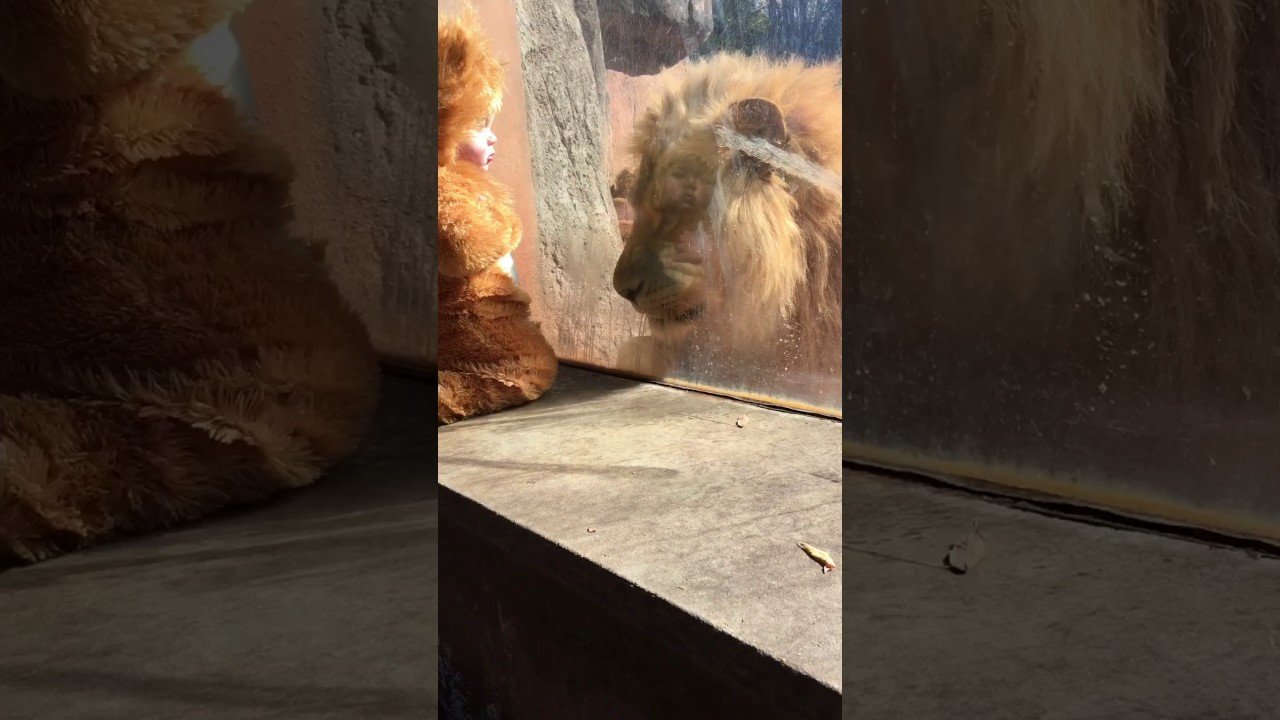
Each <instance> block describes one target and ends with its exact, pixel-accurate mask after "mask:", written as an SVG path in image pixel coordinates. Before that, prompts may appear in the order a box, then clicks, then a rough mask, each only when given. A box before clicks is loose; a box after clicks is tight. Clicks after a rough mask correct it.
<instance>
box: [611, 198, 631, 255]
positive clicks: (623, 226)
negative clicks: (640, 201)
mask: <svg viewBox="0 0 1280 720" xmlns="http://www.w3.org/2000/svg"><path fill="white" fill-rule="evenodd" d="M613 209H614V212H616V213H617V214H618V234H620V235H621V236H622V242H623V243H624V244H625V243H626V242H627V241H628V240H630V239H631V228H632V227H633V226H634V225H635V221H636V211H635V208H633V207H631V203H630V202H629V201H628V200H627V199H626V198H620V197H616V198H614V199H613Z"/></svg>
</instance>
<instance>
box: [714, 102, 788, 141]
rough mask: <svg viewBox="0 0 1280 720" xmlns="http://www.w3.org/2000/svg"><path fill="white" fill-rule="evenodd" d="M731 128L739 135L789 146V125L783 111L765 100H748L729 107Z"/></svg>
mask: <svg viewBox="0 0 1280 720" xmlns="http://www.w3.org/2000/svg"><path fill="white" fill-rule="evenodd" d="M728 120H729V127H730V128H732V129H733V131H734V132H736V133H738V134H739V135H744V136H746V137H756V138H762V139H764V140H768V141H769V142H771V143H773V144H774V145H778V146H780V147H781V146H783V145H786V144H787V123H786V121H785V120H783V119H782V110H780V109H779V108H778V106H777V105H775V104H774V103H773V102H772V101H770V100H766V99H764V98H747V99H746V100H739V101H737V102H735V103H733V104H732V105H730V106H729V116H728Z"/></svg>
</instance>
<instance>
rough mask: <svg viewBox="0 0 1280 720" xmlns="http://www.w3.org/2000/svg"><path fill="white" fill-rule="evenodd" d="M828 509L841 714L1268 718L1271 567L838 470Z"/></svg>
mask: <svg viewBox="0 0 1280 720" xmlns="http://www.w3.org/2000/svg"><path fill="white" fill-rule="evenodd" d="M844 508H845V513H844V533H845V534H844V552H843V555H844V558H845V562H844V566H845V567H844V573H845V584H846V587H848V589H849V592H848V595H847V601H846V603H845V605H844V633H845V638H846V647H847V648H848V649H849V650H848V651H846V653H845V674H844V699H845V712H844V717H845V718H859V719H861V718H873V719H875V720H894V719H896V718H903V719H906V718H910V719H911V720H944V719H945V720H950V719H951V718H984V719H985V720H1026V719H1027V718H1037V719H1040V720H1110V719H1112V718H1124V720H1273V719H1274V718H1280V690H1278V689H1280V561H1277V560H1274V559H1268V558H1266V557H1258V556H1256V555H1253V554H1250V553H1247V552H1245V551H1241V550H1235V549H1226V548H1221V547H1212V546H1208V545H1203V544H1199V543H1195V542H1191V541H1188V540H1183V539H1179V538H1173V537H1167V536H1161V535H1153V534H1146V533H1142V532H1136V531H1130V530H1118V529H1113V528H1109V527H1103V526H1098V525H1090V524H1084V523H1081V522H1077V521H1074V520H1066V519H1060V518H1055V517H1049V516H1045V515H1042V514H1036V513H1032V512H1029V511H1026V510H1023V509H1018V508H1014V507H1008V506H1005V505H1000V504H993V503H990V502H986V501H984V500H980V499H977V498H975V497H973V496H970V495H965V494H961V493H959V492H954V491H948V490H940V489H934V488H932V487H928V486H922V485H919V484H916V483H914V482H911V481H908V480H903V479H897V478H886V477H882V476H878V475H870V474H867V473H863V472H859V471H853V470H846V471H845V475H844ZM975 525H976V526H977V529H978V532H979V533H980V534H981V536H982V538H983V541H984V545H985V552H984V554H983V555H982V558H981V560H980V561H979V562H978V564H977V565H975V566H974V567H973V568H972V569H971V570H970V571H969V572H968V573H967V574H964V575H955V574H952V573H951V572H949V571H948V570H946V569H945V568H944V567H943V566H942V559H943V557H944V556H945V555H946V554H947V550H948V547H949V546H950V545H951V543H953V542H955V541H957V540H960V539H962V538H964V537H965V536H966V535H968V534H969V533H970V532H971V531H972V528H973V526H975Z"/></svg>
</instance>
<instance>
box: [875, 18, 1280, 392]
mask: <svg viewBox="0 0 1280 720" xmlns="http://www.w3.org/2000/svg"><path fill="white" fill-rule="evenodd" d="M850 16H851V17H854V18H856V19H857V21H856V23H855V28H854V37H853V38H851V40H850V43H851V45H854V46H857V47H858V48H859V53H858V56H857V57H858V62H860V63H861V66H860V68H859V71H858V73H857V75H858V77H859V80H860V81H859V82H858V83H857V84H856V85H854V86H853V87H852V88H851V90H852V94H853V98H854V99H853V101H852V102H853V103H854V104H855V105H856V106H859V107H867V108H874V110H873V111H871V112H869V113H868V117H867V118H866V119H865V121H864V122H862V123H860V124H859V125H858V126H857V127H856V128H855V130H854V132H855V134H856V136H857V139H858V141H857V142H856V143H854V144H853V148H854V152H855V153H856V167H857V168H858V176H859V177H858V178H857V180H856V190H855V192H854V193H852V195H851V196H852V197H856V198H858V205H857V207H856V208H855V209H854V210H852V211H851V217H853V218H855V226H856V227H857V230H855V231H853V232H855V233H857V236H858V238H859V240H858V243H859V245H860V246H862V247H863V250H862V252H864V253H865V257H864V258H863V259H864V265H866V266H870V267H874V268H876V272H875V275H876V277H875V281H876V282H877V283H878V284H881V285H884V286H889V287H904V288H905V287H911V288H913V289H912V291H911V292H910V293H903V294H900V295H899V296H898V297H897V298H896V300H895V303H896V304H897V306H898V308H900V310H901V312H902V313H920V314H921V315H925V316H926V317H927V316H934V317H933V318H932V320H931V321H930V324H929V327H936V328H938V329H940V330H941V331H942V332H954V333H956V335H957V336H960V337H959V339H961V340H963V341H965V342H977V343H982V340H981V339H980V338H979V337H978V336H977V335H975V334H974V332H975V328H974V327H973V324H972V323H971V322H969V321H970V320H971V319H972V318H983V320H982V321H981V322H982V324H983V325H984V326H985V327H987V328H994V327H999V328H1002V331H1003V333H1004V334H1007V335H1009V336H1011V337H1014V338H1022V339H1025V340H1031V341H1033V342H1027V343H1025V344H1024V345H1023V347H1027V348H1034V347H1040V348H1043V349H1044V351H1045V354H1046V355H1048V356H1050V357H1057V356H1060V355H1061V354H1063V353H1065V352H1079V353H1080V354H1081V357H1083V356H1085V355H1090V356H1091V357H1089V358H1088V363H1089V364H1090V365H1107V366H1109V367H1110V368H1111V369H1112V370H1114V369H1116V368H1120V367H1124V366H1128V367H1129V368H1131V369H1136V367H1137V366H1139V365H1145V370H1143V372H1144V373H1145V374H1146V375H1147V376H1148V377H1156V376H1159V377H1161V378H1168V379H1170V380H1173V381H1174V382H1176V383H1177V384H1182V385H1185V384H1187V383H1189V382H1195V383H1196V384H1198V385H1200V386H1201V387H1203V388H1205V389H1206V390H1208V388H1209V387H1210V386H1211V385H1213V384H1215V383H1216V382H1218V380H1214V379H1213V378H1219V379H1221V378H1222V377H1224V374H1225V375H1226V376H1230V375H1234V376H1236V377H1249V378H1251V380H1250V385H1251V386H1253V387H1254V389H1255V390H1256V389H1257V383H1258V382H1262V378H1263V377H1266V378H1274V377H1275V374H1274V373H1273V372H1272V371H1271V369H1270V368H1271V367H1272V366H1273V364H1274V361H1275V353H1276V352H1278V350H1277V348H1280V332H1277V331H1276V330H1275V328H1276V324H1275V322H1274V317H1275V315H1276V313H1277V312H1280V284H1278V283H1277V282H1276V278H1277V277H1280V205H1278V204H1277V202H1276V198H1277V196H1278V195H1280V143H1278V142H1277V140H1278V139H1280V136H1278V133H1277V128H1280V71H1278V70H1277V69H1276V67H1277V66H1276V63H1275V61H1274V58H1275V57H1276V52H1277V50H1280V13H1278V12H1276V8H1275V6H1274V3H1270V2H1263V1H1262V0H1253V1H1248V2H1236V1H1235V0H1185V1H1182V2H1177V3H1159V2H1153V1H1151V0H1135V1H1134V2H1114V3H1113V2H1101V1H1097V0H1060V1H1057V2H1043V1H1041V0H964V1H961V2H941V1H939V2H926V3H919V4H918V6H917V4H912V5H911V6H910V7H909V8H908V7H905V6H903V7H894V6H892V5H886V4H884V3H878V2H858V3H856V4H855V7H854V8H852V9H851V10H850ZM921 276H924V277H929V278H931V281H930V282H929V283H927V284H918V283H917V279H918V278H919V277H921ZM1116 281H1121V282H1124V283H1125V285H1123V286H1122V287H1118V286H1116V285H1115V284H1114V283H1115V282H1116ZM1085 293H1089V295H1090V297H1091V298H1092V303H1093V305H1094V306H1093V307H1091V306H1090V303H1089V301H1085V302H1082V301H1081V300H1080V298H1081V297H1082V296H1083V295H1084V294H1085ZM1100 294H1102V295H1103V297H1102V298H1101V299H1099V295H1100ZM1106 299H1112V301H1111V303H1110V306H1109V307H1106V308H1098V307H1096V305H1097V304H1099V303H1101V302H1102V301H1103V300H1106ZM855 302H857V301H856V300H855ZM917 302H919V303H920V305H919V306H918V307H914V305H915V303H917ZM909 304H910V305H909ZM1028 307H1034V308H1043V309H1046V310H1048V309H1052V310H1053V313H1052V316H1050V317H1046V315H1045V313H1042V312H1024V311H1022V310H1020V308H1028ZM1100 324H1101V325H1104V326H1106V327H1107V328H1108V330H1109V335H1108V336H1109V337H1111V338H1113V339H1114V338H1116V337H1119V338H1121V339H1122V340H1120V341H1122V342H1125V343H1131V344H1132V345H1133V346H1134V350H1133V353H1134V355H1135V357H1134V358H1133V359H1126V358H1122V357H1117V358H1115V362H1111V361H1110V360H1105V361H1099V359H1098V357H1097V355H1098V354H1100V353H1106V352H1109V351H1108V350H1105V349H1104V348H1101V347H1099V346H1098V342H1099V341H1098V340H1096V339H1095V336H1099V335H1100V334H1101V333H1100V332H1099V330H1098V327H1099V325H1100ZM1063 327H1067V328H1069V329H1070V330H1071V331H1070V332H1062V331H1061V328H1063ZM900 329H901V330H903V331H906V330H907V328H905V327H904V328H900ZM1076 333H1079V334H1078V335H1077V334H1076ZM934 339H937V338H934ZM1124 353H1125V354H1126V355H1127V354H1128V353H1129V351H1128V349H1127V348H1126V349H1125V351H1124ZM1073 357H1074V356H1073ZM1197 378H1198V379H1197ZM1267 382H1269V383H1273V384H1274V381H1273V380H1267ZM1094 384H1096V382H1095V383H1094ZM1113 384H1114V383H1113Z"/></svg>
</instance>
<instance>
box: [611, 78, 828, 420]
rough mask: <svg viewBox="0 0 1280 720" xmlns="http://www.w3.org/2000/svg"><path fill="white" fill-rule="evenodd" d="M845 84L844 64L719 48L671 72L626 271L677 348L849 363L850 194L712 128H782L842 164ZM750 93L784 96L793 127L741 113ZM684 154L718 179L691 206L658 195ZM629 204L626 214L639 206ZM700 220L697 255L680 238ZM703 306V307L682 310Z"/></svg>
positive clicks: (641, 176) (619, 277)
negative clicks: (845, 336) (778, 165)
mask: <svg viewBox="0 0 1280 720" xmlns="http://www.w3.org/2000/svg"><path fill="white" fill-rule="evenodd" d="M840 85H841V74H840V68H839V65H837V64H828V65H819V66H808V67H806V66H805V65H803V64H802V63H800V62H778V61H769V60H766V59H762V58H748V57H743V56H739V55H720V56H716V57H714V58H712V59H710V60H707V61H704V62H699V63H695V64H692V65H691V66H689V68H688V69H687V71H686V72H682V73H680V74H678V75H676V76H674V77H673V78H671V79H670V80H669V81H668V82H667V83H666V85H665V87H663V88H661V90H660V91H659V93H658V96H657V98H656V99H655V100H654V102H653V103H651V107H650V109H649V110H648V111H647V112H646V113H645V115H644V116H643V117H642V118H641V119H640V121H638V122H637V124H636V128H635V132H634V135H633V138H632V152H633V155H634V157H635V161H636V165H637V171H636V174H635V177H634V185H633V188H632V192H631V198H630V205H631V206H632V208H631V209H633V210H634V216H633V217H631V218H630V221H629V222H627V221H624V223H623V228H622V229H623V232H624V236H625V242H626V245H625V248H624V250H623V253H622V255H621V257H620V258H619V259H618V264H617V267H616V268H615V274H614V284H615V287H616V288H617V289H618V290H619V292H620V293H623V294H624V297H626V296H627V291H628V290H630V292H631V294H632V295H634V299H633V304H634V305H635V306H636V308H637V309H638V310H639V311H640V312H642V313H644V314H645V315H646V316H648V318H649V320H650V323H651V325H652V326H653V330H654V336H655V338H656V339H657V341H658V343H659V344H661V345H666V346H667V347H666V351H667V353H666V354H667V355H668V356H669V357H676V356H679V355H680V353H681V352H683V350H682V348H683V349H688V348H689V347H691V346H693V345H695V344H698V345H700V346H701V347H703V348H704V352H705V351H710V352H712V353H715V354H723V357H725V358H732V360H727V361H726V362H725V363H722V364H721V365H722V366H723V367H728V366H730V365H744V363H743V359H744V358H746V359H747V360H748V361H749V362H748V363H745V364H746V365H751V364H752V363H754V365H755V366H757V367H759V366H762V365H763V366H768V367H772V368H775V369H776V370H777V371H778V372H783V369H784V368H785V369H786V370H785V371H786V372H789V373H793V374H797V375H799V374H803V373H806V372H809V373H813V372H816V373H818V374H821V375H826V376H830V377H832V378H835V377H837V376H838V373H839V370H840V349H839V348H840V271H841V267H840V265H841V199H840V197H838V196H835V195H833V194H830V193H824V192H823V191H822V190H820V189H817V188H814V187H813V186H811V185H809V184H807V183H806V182H804V181H802V180H799V179H794V178H790V177H787V176H785V175H783V174H782V173H780V172H767V168H763V167H762V166H760V165H758V164H755V163H753V162H749V161H748V160H749V159H747V158H740V157H737V156H736V153H734V154H726V153H724V152H722V151H720V150H719V149H718V148H717V144H716V138H715V135H714V133H713V127H714V126H716V125H728V126H736V127H737V129H738V131H739V132H740V133H742V134H746V135H749V136H762V134H763V135H769V134H772V137H766V139H770V141H771V142H773V143H774V144H775V145H776V146H779V147H781V148H783V149H785V150H787V151H789V152H792V153H795V154H797V155H800V156H803V157H804V158H806V159H808V160H810V161H812V162H814V163H816V164H818V165H820V166H822V167H824V168H827V169H828V170H830V171H833V172H834V173H836V174H837V175H839V174H841V172H842V168H841V152H842V140H841V137H842V135H841V122H842V114H841V112H842V111H841V94H840V93H841V91H840ZM753 98H758V99H761V100H763V101H764V102H759V101H757V100H752V99H753ZM744 101H746V103H745V104H746V105H751V104H752V103H755V105H756V107H757V109H758V108H760V107H768V108H776V112H778V113H780V115H781V126H780V127H779V126H774V125H769V124H768V123H766V124H764V125H753V124H752V123H751V122H747V121H740V120H738V119H735V118H739V117H746V116H739V115H735V112H737V111H735V110H734V108H736V107H744V105H741V103H743V102H744ZM769 112H774V110H772V109H771V110H770V111H769ZM757 120H759V119H758V118H757ZM742 122H747V124H746V125H743V124H741V123H742ZM735 124H736V125H735ZM682 165H683V166H686V167H690V168H701V170H696V169H695V170H693V171H691V172H695V173H701V174H702V175H703V178H702V182H703V183H710V184H711V186H712V187H714V186H715V185H716V184H717V183H718V185H719V190H720V197H719V199H717V198H716V194H715V193H714V192H713V193H711V196H710V201H709V202H705V203H704V204H703V205H701V206H699V207H695V208H693V209H692V210H690V211H688V212H689V215H688V216H686V217H680V216H679V215H680V213H679V212H677V211H673V210H671V209H670V208H664V207H663V206H662V202H661V201H660V200H659V199H658V198H659V196H660V195H661V192H662V190H661V188H662V187H663V183H664V182H665V181H666V179H667V178H668V177H671V173H672V171H673V169H674V168H678V167H681V166H682ZM628 180H630V178H628ZM698 202H701V201H698ZM625 210H626V209H625V208H619V212H620V215H623V214H627V215H630V213H626V212H624V211H625ZM699 224H702V226H703V227H709V228H710V233H709V237H707V238H706V247H705V248H703V249H702V253H701V257H696V255H697V253H696V252H695V253H693V254H692V255H691V254H689V253H686V252H684V251H682V250H680V249H678V247H677V243H676V237H677V236H678V235H679V234H680V233H681V232H687V231H688V230H690V229H691V228H694V227H697V226H698V225H699ZM636 288H640V291H639V292H638V294H637V293H636V292H635V289H636ZM699 308H701V313H702V314H701V316H700V317H699V318H697V319H695V320H693V321H687V320H685V321H682V320H680V319H679V318H681V317H682V316H685V317H687V313H690V312H691V311H692V312H695V313H696V312H698V309H699ZM659 371H662V369H659ZM836 401H837V402H838V399H837V400H836Z"/></svg>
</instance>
